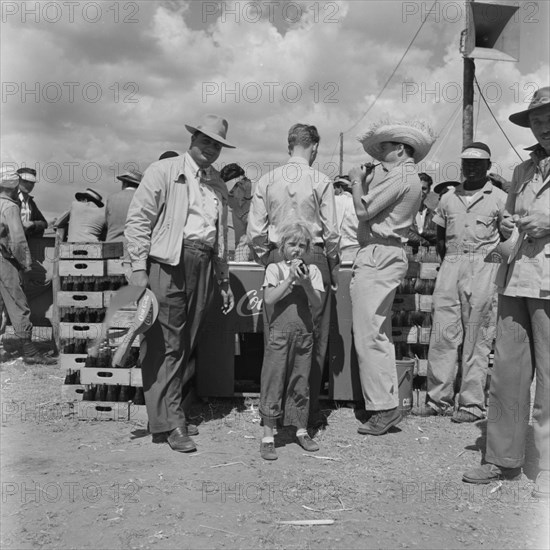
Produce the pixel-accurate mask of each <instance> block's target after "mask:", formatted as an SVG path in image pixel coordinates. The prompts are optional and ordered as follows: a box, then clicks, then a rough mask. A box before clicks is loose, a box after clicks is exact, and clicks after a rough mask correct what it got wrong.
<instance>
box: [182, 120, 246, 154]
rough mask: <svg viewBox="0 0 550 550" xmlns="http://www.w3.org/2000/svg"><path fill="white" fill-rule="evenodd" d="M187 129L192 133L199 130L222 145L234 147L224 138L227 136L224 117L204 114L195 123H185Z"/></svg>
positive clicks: (226, 125)
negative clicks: (193, 124)
mask: <svg viewBox="0 0 550 550" xmlns="http://www.w3.org/2000/svg"><path fill="white" fill-rule="evenodd" d="M185 127H186V128H187V131H189V132H191V133H192V134H194V133H195V132H201V133H203V134H204V135H206V136H208V137H209V138H212V139H214V140H216V141H217V142H219V143H221V144H222V145H223V146H224V147H229V148H230V149H235V146H234V145H231V143H229V142H228V141H227V140H226V139H225V138H226V137H227V128H228V127H229V124H228V122H227V120H225V118H222V117H220V116H218V115H204V116H203V117H202V120H201V121H200V122H199V123H198V124H197V125H196V126H191V124H186V125H185Z"/></svg>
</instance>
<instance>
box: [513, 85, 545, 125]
mask: <svg viewBox="0 0 550 550" xmlns="http://www.w3.org/2000/svg"><path fill="white" fill-rule="evenodd" d="M544 109H550V87H549V86H547V87H546V88H539V89H538V90H537V91H536V92H535V93H534V94H533V99H532V100H531V103H530V104H529V107H528V108H527V109H525V111H520V112H519V113H514V114H513V115H510V117H509V120H510V122H513V123H514V124H517V125H518V126H523V127H524V128H529V127H530V124H529V115H531V113H539V112H540V111H542V110H544Z"/></svg>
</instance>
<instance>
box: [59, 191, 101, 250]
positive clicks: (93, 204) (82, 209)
mask: <svg viewBox="0 0 550 550" xmlns="http://www.w3.org/2000/svg"><path fill="white" fill-rule="evenodd" d="M74 197H75V200H74V201H73V202H72V203H71V209H70V210H69V212H68V213H65V214H62V215H61V216H60V217H59V218H58V220H57V222H56V227H62V226H63V225H64V224H66V222H67V221H68V223H69V231H68V235H67V241H69V242H78V243H93V242H98V241H101V240H103V237H104V235H105V204H104V203H103V197H102V196H101V195H100V194H99V193H98V192H97V191H95V190H94V189H91V188H89V187H88V188H87V189H86V190H85V191H79V192H77V193H75V195H74Z"/></svg>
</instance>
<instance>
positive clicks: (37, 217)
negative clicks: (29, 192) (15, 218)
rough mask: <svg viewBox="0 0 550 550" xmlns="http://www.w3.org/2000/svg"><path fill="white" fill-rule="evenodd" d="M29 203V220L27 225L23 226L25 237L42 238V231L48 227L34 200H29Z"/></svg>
mask: <svg viewBox="0 0 550 550" xmlns="http://www.w3.org/2000/svg"><path fill="white" fill-rule="evenodd" d="M29 203H30V208H31V219H30V221H29V222H27V224H24V226H25V235H27V237H31V236H32V237H42V235H43V234H44V231H45V230H46V228H47V227H48V222H47V221H46V218H45V217H44V215H43V214H42V212H40V209H39V208H38V206H37V205H36V202H34V199H32V198H30V199H29Z"/></svg>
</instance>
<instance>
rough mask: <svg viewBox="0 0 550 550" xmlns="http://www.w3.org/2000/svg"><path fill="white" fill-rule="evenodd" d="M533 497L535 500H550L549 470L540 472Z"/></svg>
mask: <svg viewBox="0 0 550 550" xmlns="http://www.w3.org/2000/svg"><path fill="white" fill-rule="evenodd" d="M531 496H532V497H533V498H545V499H548V498H550V472H549V471H548V470H542V471H540V472H539V475H538V476H537V480H536V481H535V488H534V489H533V492H532V493H531Z"/></svg>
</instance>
